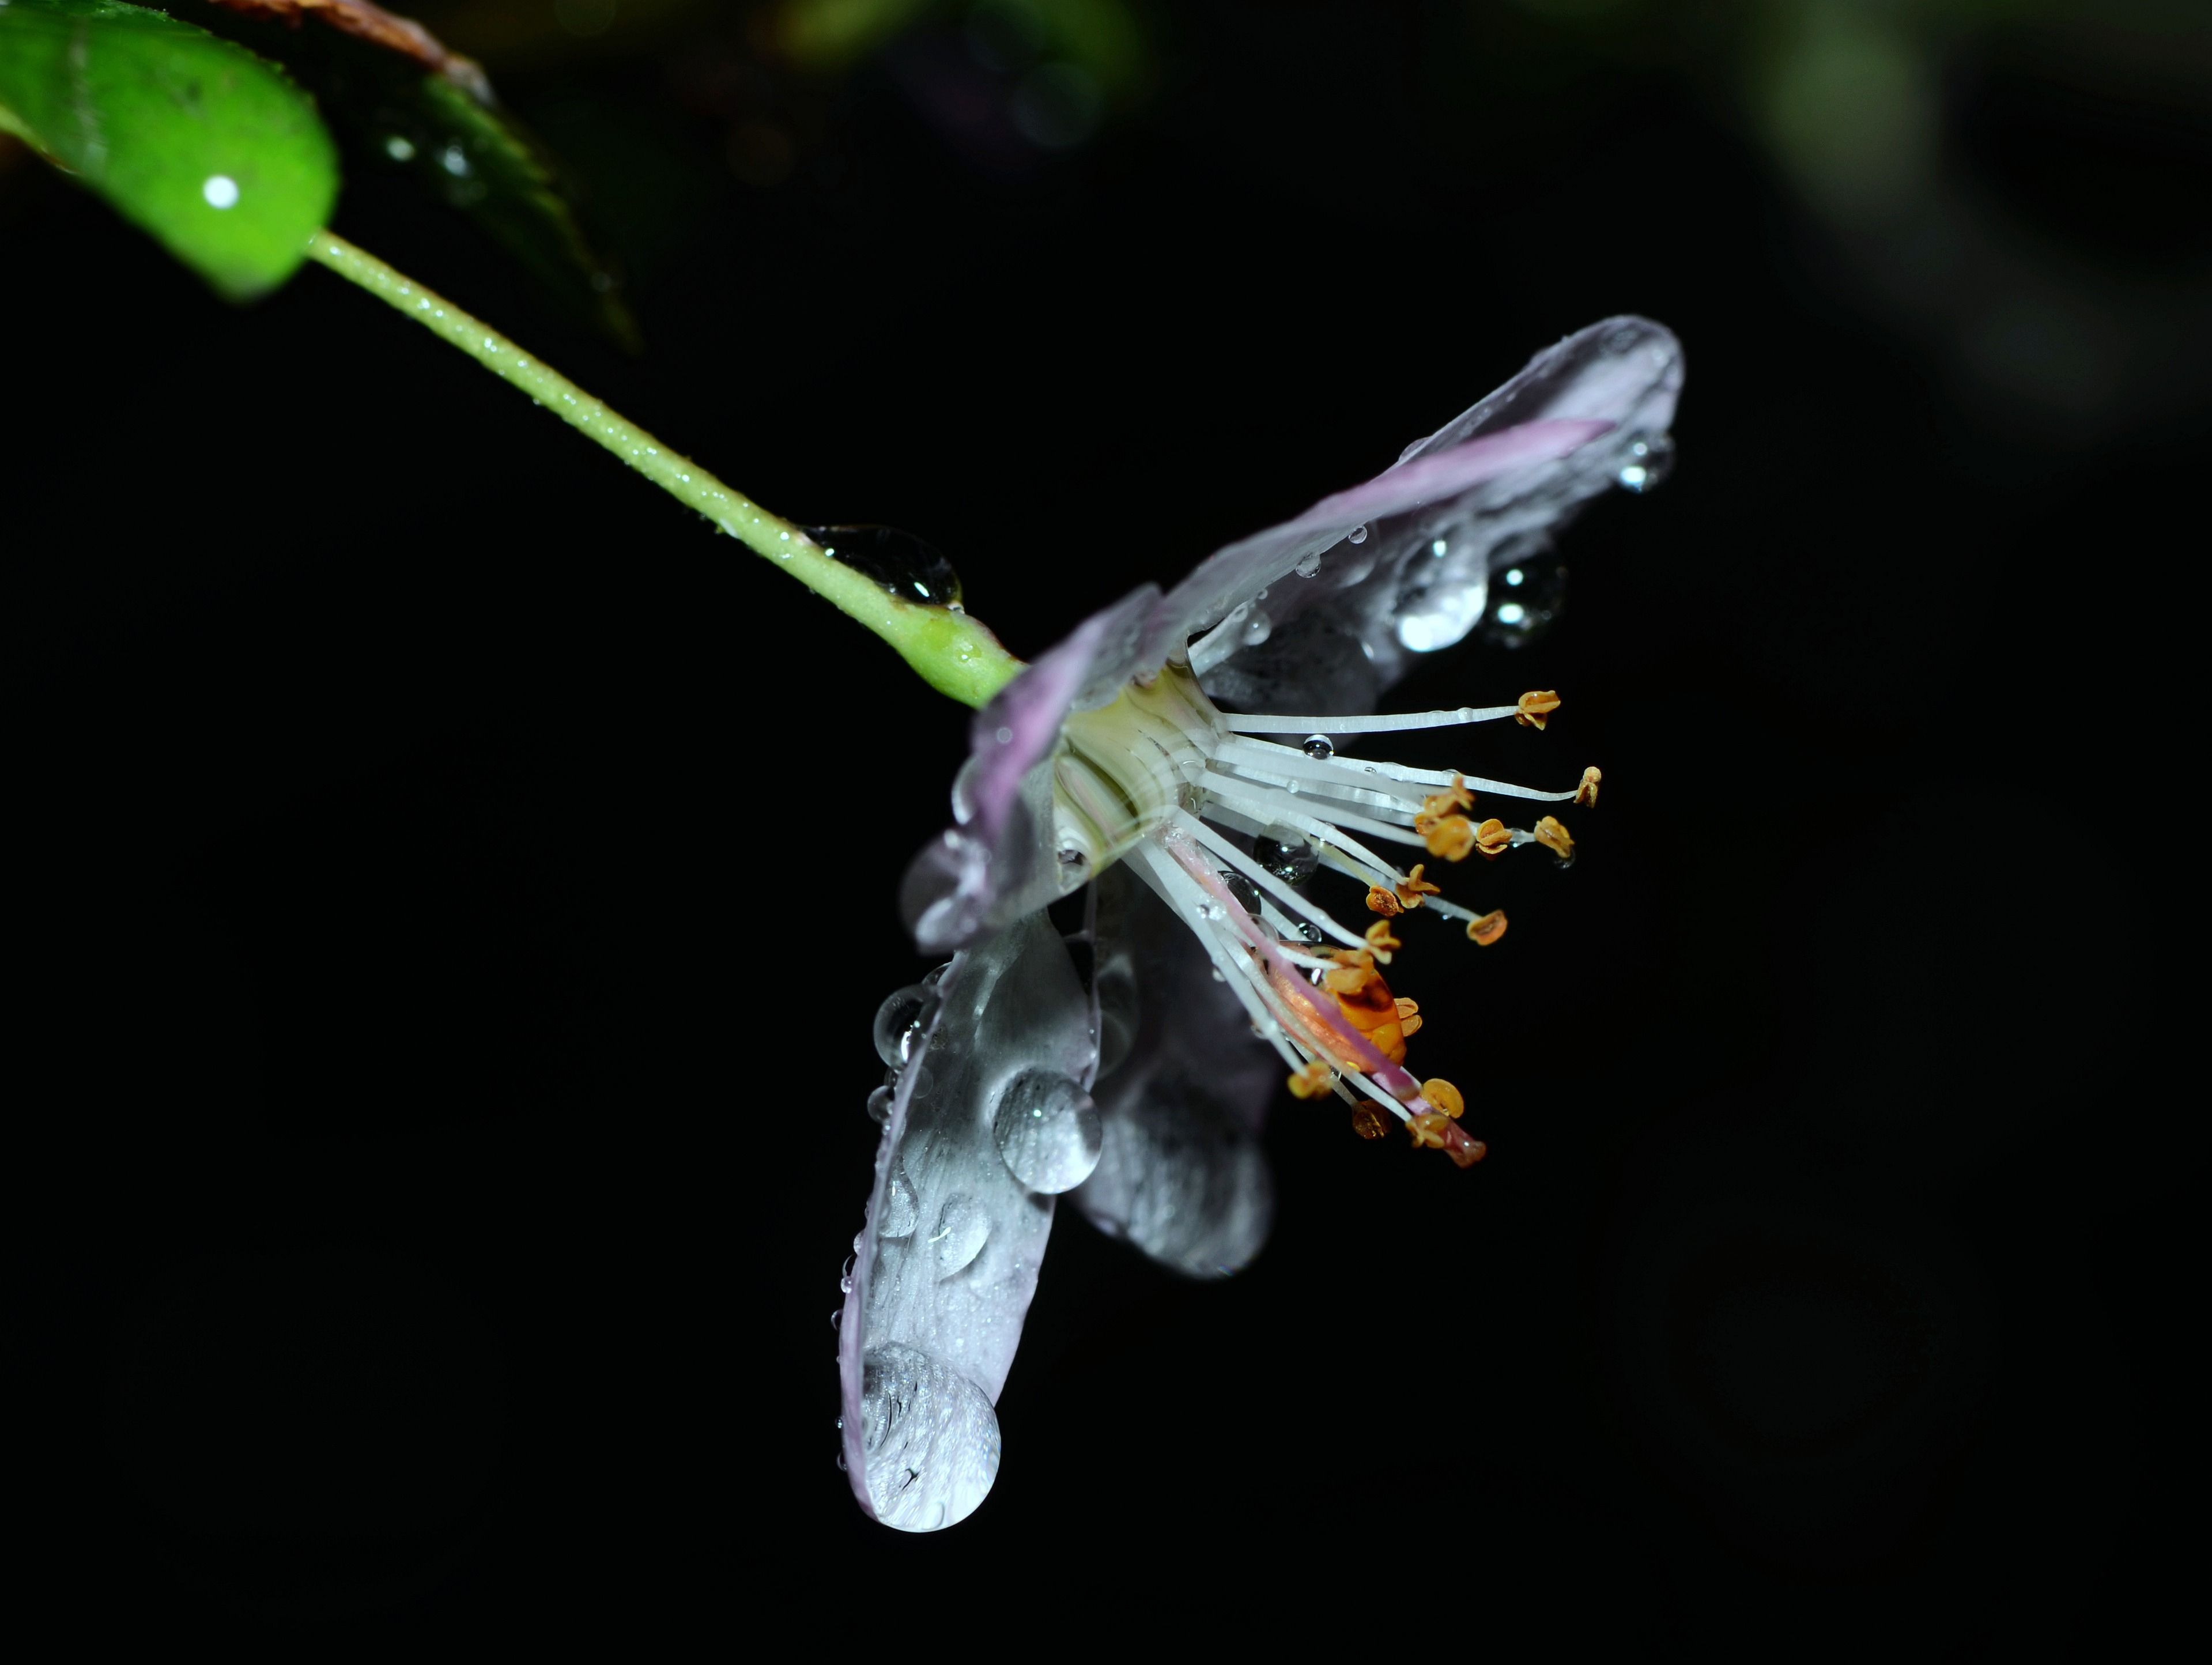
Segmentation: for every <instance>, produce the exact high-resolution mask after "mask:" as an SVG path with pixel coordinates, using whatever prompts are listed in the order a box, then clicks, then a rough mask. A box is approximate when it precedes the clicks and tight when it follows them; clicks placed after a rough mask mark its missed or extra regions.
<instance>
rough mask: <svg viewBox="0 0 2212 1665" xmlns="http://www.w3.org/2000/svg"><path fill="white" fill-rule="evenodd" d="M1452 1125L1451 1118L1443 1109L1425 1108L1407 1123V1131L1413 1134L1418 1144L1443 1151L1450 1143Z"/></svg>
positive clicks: (1432, 1149)
mask: <svg viewBox="0 0 2212 1665" xmlns="http://www.w3.org/2000/svg"><path fill="white" fill-rule="evenodd" d="M1451 1125H1452V1124H1451V1118H1450V1117H1449V1116H1448V1115H1445V1114H1444V1113H1443V1111H1442V1110H1423V1111H1422V1112H1421V1113H1420V1114H1419V1115H1417V1116H1415V1117H1414V1118H1413V1120H1412V1121H1408V1122H1407V1124H1406V1131H1407V1133H1411V1134H1412V1135H1413V1143H1414V1145H1416V1146H1422V1145H1425V1146H1426V1147H1427V1148H1429V1149H1430V1150H1431V1151H1441V1150H1443V1149H1444V1148H1446V1146H1447V1145H1449V1143H1450V1139H1449V1130H1450V1127H1451Z"/></svg>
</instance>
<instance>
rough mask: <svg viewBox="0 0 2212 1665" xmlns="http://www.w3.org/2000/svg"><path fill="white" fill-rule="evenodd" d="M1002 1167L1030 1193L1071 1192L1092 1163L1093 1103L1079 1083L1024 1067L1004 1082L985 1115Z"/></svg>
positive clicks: (1095, 1136) (1098, 1138)
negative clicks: (992, 1109) (988, 1115)
mask: <svg viewBox="0 0 2212 1665" xmlns="http://www.w3.org/2000/svg"><path fill="white" fill-rule="evenodd" d="M991 1133H992V1136H993V1137H994V1138H995V1139H997V1140H998V1142H999V1154H1000V1157H1002V1158H1005V1160H1006V1170H1007V1171H1008V1172H1009V1173H1011V1174H1012V1175H1013V1176H1014V1177H1015V1178H1016V1179H1018V1180H1019V1181H1020V1182H1022V1183H1023V1184H1024V1185H1026V1186H1028V1187H1029V1188H1030V1190H1032V1191H1046V1192H1051V1193H1054V1194H1057V1193H1059V1192H1061V1191H1072V1190H1073V1189H1074V1188H1076V1187H1077V1186H1079V1185H1080V1184H1082V1183H1083V1182H1084V1181H1085V1180H1086V1179H1089V1178H1090V1177H1091V1170H1092V1169H1093V1168H1096V1167H1097V1165H1098V1152H1099V1147H1100V1145H1101V1144H1102V1143H1103V1139H1104V1133H1103V1130H1102V1128H1101V1127H1100V1124H1099V1121H1098V1107H1097V1105H1095V1104H1093V1103H1091V1095H1090V1094H1089V1093H1087V1092H1085V1091H1083V1087H1082V1085H1081V1084H1080V1083H1079V1082H1077V1081H1073V1080H1071V1079H1069V1078H1068V1077H1066V1076H1065V1075H1058V1074H1055V1073H1053V1072H1052V1071H1050V1070H1024V1071H1023V1072H1022V1073H1020V1074H1019V1075H1018V1076H1016V1077H1015V1078H1014V1079H1012V1081H1010V1082H1008V1083H1007V1084H1006V1091H1004V1092H1002V1093H1001V1094H1000V1096H999V1109H998V1112H997V1114H996V1115H994V1116H993V1117H992V1119H991Z"/></svg>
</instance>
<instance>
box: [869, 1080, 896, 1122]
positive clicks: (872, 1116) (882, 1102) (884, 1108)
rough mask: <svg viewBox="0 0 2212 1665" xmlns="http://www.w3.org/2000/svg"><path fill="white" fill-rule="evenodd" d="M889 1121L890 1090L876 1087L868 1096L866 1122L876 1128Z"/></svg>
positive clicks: (885, 1087) (884, 1087)
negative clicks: (873, 1124)
mask: <svg viewBox="0 0 2212 1665" xmlns="http://www.w3.org/2000/svg"><path fill="white" fill-rule="evenodd" d="M890 1119H891V1089H890V1087H888V1086H883V1087H878V1088H877V1089H876V1090H875V1091H873V1092H872V1093H870V1094H869V1095H868V1120H869V1121H872V1122H874V1123H875V1124H876V1126H878V1127H882V1126H884V1123H886V1122H888V1121H890Z"/></svg>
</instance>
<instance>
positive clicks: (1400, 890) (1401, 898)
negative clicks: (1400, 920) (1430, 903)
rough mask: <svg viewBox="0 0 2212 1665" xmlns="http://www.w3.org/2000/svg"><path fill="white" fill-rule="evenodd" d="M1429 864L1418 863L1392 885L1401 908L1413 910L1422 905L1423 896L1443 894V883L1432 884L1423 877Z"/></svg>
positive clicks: (1379, 910)
mask: <svg viewBox="0 0 2212 1665" xmlns="http://www.w3.org/2000/svg"><path fill="white" fill-rule="evenodd" d="M1427 866H1428V864H1427V863H1426V862H1422V863H1419V864H1418V865H1417V866H1415V867H1414V869H1413V872H1410V873H1407V875H1406V876H1405V878H1401V879H1400V880H1399V881H1398V882H1397V884H1395V885H1394V886H1393V887H1392V889H1393V890H1395V892H1396V895H1397V897H1398V905H1399V906H1400V907H1401V908H1407V909H1408V910H1411V909H1413V908H1418V907H1419V906H1420V905H1421V898H1422V897H1423V896H1439V895H1441V894H1443V886H1442V885H1439V884H1430V883H1429V881H1428V880H1426V879H1425V878H1422V877H1421V874H1422V873H1423V872H1425V871H1426V869H1427ZM1375 911H1376V913H1378V914H1379V913H1381V912H1382V911H1383V910H1382V909H1381V908H1376V910H1375Z"/></svg>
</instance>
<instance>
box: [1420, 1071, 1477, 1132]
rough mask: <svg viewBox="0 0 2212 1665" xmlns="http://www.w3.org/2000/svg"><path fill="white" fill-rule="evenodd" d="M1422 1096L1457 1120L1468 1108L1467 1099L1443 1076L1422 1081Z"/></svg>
mask: <svg viewBox="0 0 2212 1665" xmlns="http://www.w3.org/2000/svg"><path fill="white" fill-rule="evenodd" d="M1421 1097H1424V1098H1425V1099H1427V1100H1428V1101H1429V1103H1431V1104H1433V1105H1435V1106H1436V1107H1437V1109H1440V1110H1442V1111H1443V1113H1444V1114H1445V1115H1448V1116H1449V1117H1450V1118H1451V1119H1452V1120H1453V1121H1458V1120H1459V1118H1460V1115H1461V1114H1462V1112H1463V1111H1464V1110H1465V1109H1467V1100H1466V1099H1465V1098H1463V1097H1461V1096H1460V1091H1459V1089H1458V1088H1457V1087H1455V1086H1454V1085H1452V1084H1451V1083H1450V1082H1449V1081H1447V1080H1445V1079H1443V1078H1442V1077H1441V1076H1439V1077H1437V1079H1434V1080H1431V1081H1424V1082H1422V1083H1421Z"/></svg>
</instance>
